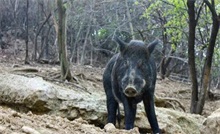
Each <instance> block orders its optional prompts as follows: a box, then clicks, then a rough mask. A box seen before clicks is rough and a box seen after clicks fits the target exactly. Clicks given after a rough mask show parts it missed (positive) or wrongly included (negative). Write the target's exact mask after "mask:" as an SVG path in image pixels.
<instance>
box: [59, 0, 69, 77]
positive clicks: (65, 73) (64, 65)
mask: <svg viewBox="0 0 220 134" xmlns="http://www.w3.org/2000/svg"><path fill="white" fill-rule="evenodd" d="M57 6H58V33H57V38H58V46H59V60H60V66H61V78H62V80H68V81H72V80H73V77H72V75H71V72H70V69H69V63H68V60H67V54H66V8H65V6H64V5H63V2H62V0H57Z"/></svg>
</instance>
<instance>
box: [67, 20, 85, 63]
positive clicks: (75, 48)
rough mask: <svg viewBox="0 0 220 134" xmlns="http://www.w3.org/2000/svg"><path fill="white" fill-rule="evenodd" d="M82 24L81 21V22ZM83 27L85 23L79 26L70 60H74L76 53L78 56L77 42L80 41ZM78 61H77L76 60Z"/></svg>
mask: <svg viewBox="0 0 220 134" xmlns="http://www.w3.org/2000/svg"><path fill="white" fill-rule="evenodd" d="M79 24H80V23H79ZM82 27H83V25H82V24H81V25H80V27H79V31H78V32H77V35H76V39H75V42H74V44H73V45H72V49H73V50H72V52H71V58H70V61H71V62H73V58H74V55H75V56H76V55H77V42H78V41H79V35H80V32H81V30H82ZM75 62H77V61H75Z"/></svg>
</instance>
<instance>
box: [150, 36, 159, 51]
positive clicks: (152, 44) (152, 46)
mask: <svg viewBox="0 0 220 134" xmlns="http://www.w3.org/2000/svg"><path fill="white" fill-rule="evenodd" d="M158 43H159V41H158V40H157V39H156V40H154V41H153V42H151V43H150V44H149V45H148V46H147V48H148V52H149V54H151V53H152V52H153V51H154V48H155V46H156V45H157V44H158Z"/></svg>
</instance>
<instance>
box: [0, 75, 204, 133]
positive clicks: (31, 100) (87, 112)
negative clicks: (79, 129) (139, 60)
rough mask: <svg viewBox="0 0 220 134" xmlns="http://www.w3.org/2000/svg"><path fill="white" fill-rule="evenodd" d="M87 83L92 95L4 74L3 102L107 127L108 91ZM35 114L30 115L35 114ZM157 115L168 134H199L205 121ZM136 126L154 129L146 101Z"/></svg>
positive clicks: (164, 112)
mask: <svg viewBox="0 0 220 134" xmlns="http://www.w3.org/2000/svg"><path fill="white" fill-rule="evenodd" d="M90 82H91V81H90ZM12 83H13V84H12ZM83 84H85V85H83V86H86V84H87V89H88V90H89V92H90V93H91V94H90V93H88V92H86V91H84V90H82V89H81V88H77V86H75V87H74V86H73V87H71V89H69V88H68V87H66V88H65V86H59V85H58V84H53V83H50V82H47V81H45V80H43V79H42V78H41V77H33V78H27V77H25V76H20V75H15V74H9V73H5V74H0V89H1V90H0V103H4V104H6V105H8V106H10V107H12V108H17V110H20V111H22V110H23V111H25V112H28V111H32V113H33V114H36V113H37V114H49V115H54V116H56V117H58V116H61V117H64V118H68V119H70V120H74V119H77V118H79V119H78V122H80V120H81V119H80V117H81V118H82V120H86V121H88V123H92V124H95V125H96V126H104V124H105V123H106V121H107V111H106V101H105V99H106V98H105V95H104V94H105V93H104V90H103V89H96V87H93V86H91V83H89V82H88V83H86V81H84V83H83ZM32 113H29V114H28V115H29V116H31V115H32ZM121 113H122V117H121V118H122V124H121V126H122V127H124V124H123V120H124V116H123V115H124V112H123V108H121ZM156 114H157V118H158V121H159V126H160V128H161V129H162V131H163V132H164V133H167V134H172V133H181V134H188V133H194V134H197V133H198V134H199V133H200V131H199V128H200V126H202V122H203V120H204V117H202V116H199V115H192V114H187V113H184V112H178V111H175V110H171V109H165V108H156ZM0 115H1V113H0ZM19 115H20V114H18V113H16V112H15V113H12V116H16V117H19ZM1 118H7V116H2V117H1V116H0V119H1ZM76 121H77V120H76ZM76 121H75V122H76ZM73 123H74V122H73ZM77 124H79V123H76V126H77ZM83 124H85V125H84V126H87V125H88V124H87V123H83ZM107 126H108V125H107ZM135 126H136V127H138V128H139V131H140V132H141V133H150V132H151V128H150V125H149V123H148V120H147V118H146V114H145V111H144V107H143V104H138V110H137V116H136V120H135ZM49 127H52V126H49ZM108 127H109V128H108ZM108 127H107V128H106V131H111V130H113V126H111V125H110V126H108ZM116 130H117V129H116ZM92 131H93V130H92ZM130 131H132V132H131V133H135V134H136V133H139V131H138V129H137V128H136V129H132V130H129V132H130ZM126 132H127V131H125V130H124V131H122V130H120V133H126ZM100 133H101V131H100Z"/></svg>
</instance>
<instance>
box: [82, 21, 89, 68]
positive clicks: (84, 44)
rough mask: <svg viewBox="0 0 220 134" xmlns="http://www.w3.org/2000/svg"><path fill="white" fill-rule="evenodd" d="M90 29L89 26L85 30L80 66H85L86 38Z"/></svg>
mask: <svg viewBox="0 0 220 134" xmlns="http://www.w3.org/2000/svg"><path fill="white" fill-rule="evenodd" d="M90 27H91V24H90V25H89V27H88V28H87V32H86V37H85V39H84V40H85V41H84V43H83V50H82V53H81V60H80V64H81V65H84V64H85V55H86V46H87V41H88V36H89V33H90Z"/></svg>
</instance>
